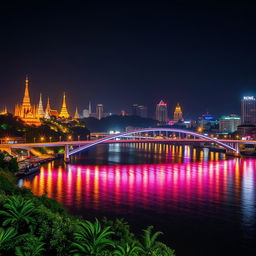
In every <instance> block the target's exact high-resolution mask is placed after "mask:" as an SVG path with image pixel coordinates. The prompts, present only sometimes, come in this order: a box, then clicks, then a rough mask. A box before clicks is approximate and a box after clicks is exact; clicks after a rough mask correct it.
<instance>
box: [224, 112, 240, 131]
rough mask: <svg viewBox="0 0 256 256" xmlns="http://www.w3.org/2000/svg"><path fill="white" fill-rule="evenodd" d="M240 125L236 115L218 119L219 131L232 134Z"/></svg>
mask: <svg viewBox="0 0 256 256" xmlns="http://www.w3.org/2000/svg"><path fill="white" fill-rule="evenodd" d="M240 124H241V118H240V117H239V116H237V115H229V116H222V117H221V118H220V119H219V131H220V132H228V133H232V132H235V131H236V130H237V127H238V126H239V125H240Z"/></svg>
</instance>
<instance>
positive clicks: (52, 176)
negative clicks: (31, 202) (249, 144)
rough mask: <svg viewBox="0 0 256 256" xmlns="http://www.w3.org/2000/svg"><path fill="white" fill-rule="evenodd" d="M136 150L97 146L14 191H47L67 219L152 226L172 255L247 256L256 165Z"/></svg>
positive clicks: (188, 151)
mask: <svg viewBox="0 0 256 256" xmlns="http://www.w3.org/2000/svg"><path fill="white" fill-rule="evenodd" d="M136 144H137V145H136ZM136 144H135V145H132V146H131V145H129V146H128V145H126V146H124V147H120V145H118V144H113V145H109V146H102V147H99V148H97V149H95V151H90V152H87V154H86V155H81V156H79V157H77V158H76V159H75V163H76V164H70V165H64V164H62V163H61V162H58V161H55V162H51V163H48V164H47V165H45V166H42V167H41V172H40V174H39V175H37V176H35V177H34V178H33V179H27V180H26V179H25V180H23V181H20V185H22V184H23V185H24V186H26V187H29V188H31V189H32V191H33V193H35V194H36V195H42V194H43V193H44V192H45V191H47V193H48V196H49V197H52V198H56V199H57V200H58V201H59V202H61V203H62V204H63V205H65V206H66V207H67V208H68V209H69V211H70V212H71V213H74V214H80V215H83V216H85V217H88V218H91V217H93V216H97V217H102V216H105V215H106V216H108V217H112V218H113V217H125V218H126V219H128V220H129V222H130V223H132V224H134V225H137V226H138V227H144V226H145V225H148V224H153V225H155V226H156V227H157V228H158V229H161V230H163V231H164V232H165V235H166V239H167V240H168V241H172V243H171V244H172V245H173V247H175V249H176V250H177V252H178V255H189V254H188V253H190V255H216V253H218V255H239V254H240V253H241V252H243V253H244V254H243V255H254V253H255V248H254V244H253V240H254V238H255V236H256V223H255V218H256V203H255V191H256V190H255V186H256V178H255V171H256V160H254V159H238V158H234V159H226V157H225V155H224V154H222V153H216V152H209V150H208V149H203V150H199V149H193V148H191V147H189V146H185V147H184V146H174V145H161V146H160V145H159V144H155V145H151V144H139V143H136ZM96 152H97V154H96ZM160 152H161V154H160ZM131 162H132V164H131ZM136 162H138V164H136ZM141 162H144V163H143V164H141ZM85 163H89V164H85ZM121 163H124V164H121ZM198 241H200V243H198ZM224 241H225V242H224ZM184 244H186V246H184ZM209 248H211V250H209ZM253 250H254V251H253ZM225 251H227V252H228V253H230V254H227V252H225ZM221 252H223V254H222V253H221ZM224 252H225V254H224ZM251 252H253V254H250V253H251ZM193 253H196V254H193ZM231 253H232V254H231ZM236 253H237V254H236ZM238 253H239V254H238ZM240 255H241V254H240ZM255 255H256V254H255Z"/></svg>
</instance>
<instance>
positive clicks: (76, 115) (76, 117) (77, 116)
mask: <svg viewBox="0 0 256 256" xmlns="http://www.w3.org/2000/svg"><path fill="white" fill-rule="evenodd" d="M74 119H79V114H78V109H77V107H76V112H75V115H74Z"/></svg>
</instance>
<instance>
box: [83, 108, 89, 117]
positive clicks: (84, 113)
mask: <svg viewBox="0 0 256 256" xmlns="http://www.w3.org/2000/svg"><path fill="white" fill-rule="evenodd" d="M83 117H84V118H88V117H90V114H89V110H88V109H84V110H83Z"/></svg>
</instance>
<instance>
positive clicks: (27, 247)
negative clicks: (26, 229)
mask: <svg viewBox="0 0 256 256" xmlns="http://www.w3.org/2000/svg"><path fill="white" fill-rule="evenodd" d="M44 251H45V249H44V243H43V242H42V241H41V240H40V239H38V238H37V237H33V236H32V235H28V236H27V237H26V238H25V241H24V242H23V245H22V247H20V246H18V247H17V248H16V250H15V252H16V255H17V256H41V255H43V254H42V253H43V252H44Z"/></svg>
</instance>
